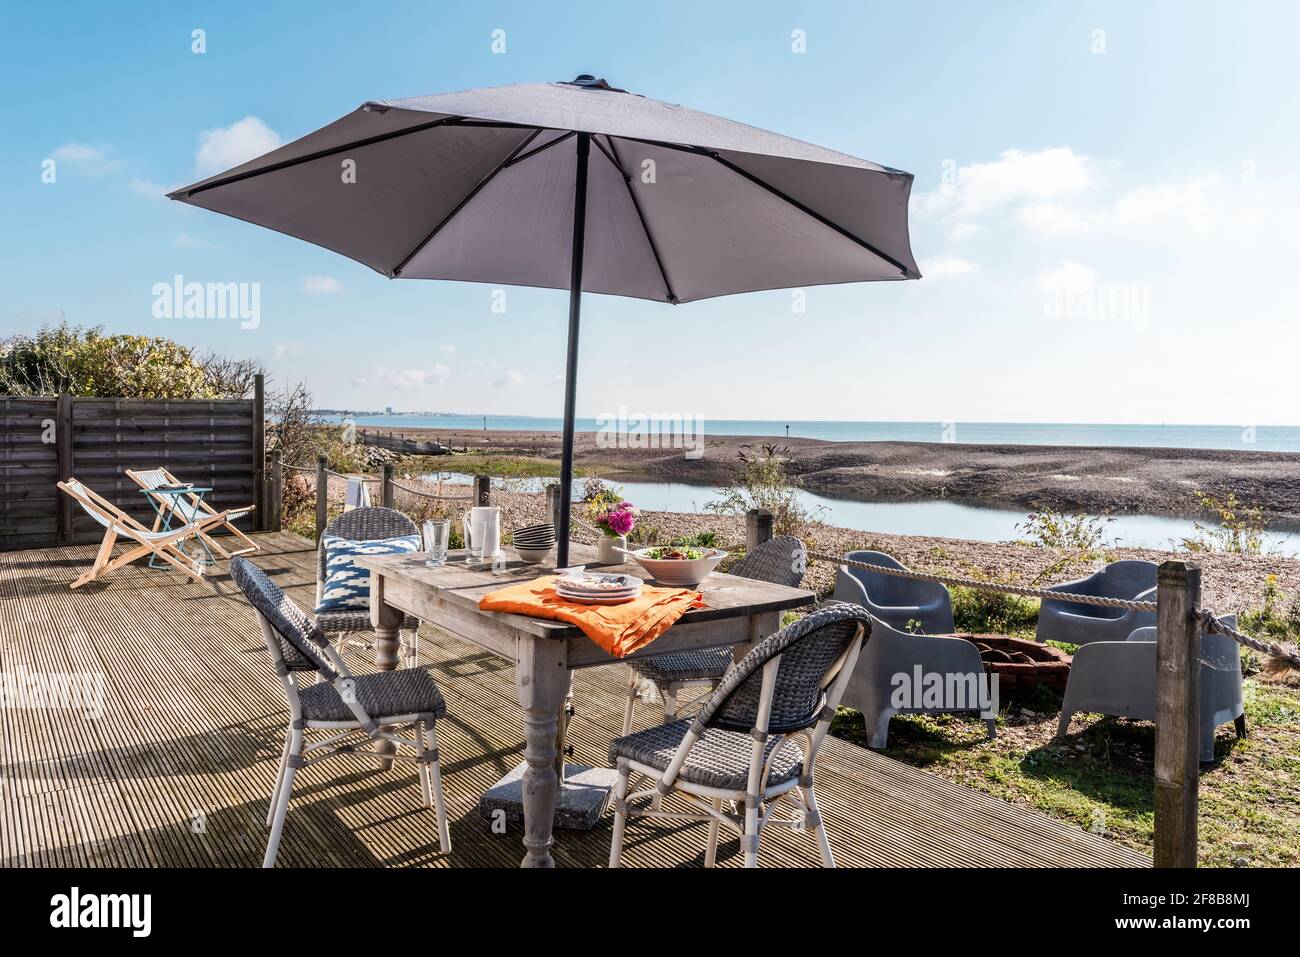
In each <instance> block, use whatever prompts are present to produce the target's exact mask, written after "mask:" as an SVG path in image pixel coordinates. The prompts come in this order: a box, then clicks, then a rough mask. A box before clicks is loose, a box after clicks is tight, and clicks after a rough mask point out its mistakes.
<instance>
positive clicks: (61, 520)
mask: <svg viewBox="0 0 1300 957" xmlns="http://www.w3.org/2000/svg"><path fill="white" fill-rule="evenodd" d="M54 447H55V454H56V455H57V456H58V465H57V468H58V470H59V474H58V476H57V478H56V479H55V480H56V481H59V482H66V481H67V480H68V479H69V478H70V477H71V476H72V475H73V474H74V472H73V469H74V468H75V467H76V466H74V465H73V462H72V396H70V395H68V394H67V393H66V392H62V393H60V394H59V399H58V402H57V404H56V405H55V407H54ZM58 502H59V511H58V518H57V528H58V537H59V544H61V545H68V544H71V542H72V496H70V495H59V496H58Z"/></svg>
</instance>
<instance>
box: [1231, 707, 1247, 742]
mask: <svg viewBox="0 0 1300 957" xmlns="http://www.w3.org/2000/svg"><path fill="white" fill-rule="evenodd" d="M1232 723H1233V724H1234V725H1235V726H1236V728H1237V737H1238V738H1242V739H1244V738H1245V737H1246V714H1245V712H1242V713H1241V714H1239V715H1237V717H1235V718H1234V719H1233V721H1232Z"/></svg>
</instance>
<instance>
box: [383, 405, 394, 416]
mask: <svg viewBox="0 0 1300 957" xmlns="http://www.w3.org/2000/svg"><path fill="white" fill-rule="evenodd" d="M392 414H393V407H392V406H391V405H386V406H384V415H392Z"/></svg>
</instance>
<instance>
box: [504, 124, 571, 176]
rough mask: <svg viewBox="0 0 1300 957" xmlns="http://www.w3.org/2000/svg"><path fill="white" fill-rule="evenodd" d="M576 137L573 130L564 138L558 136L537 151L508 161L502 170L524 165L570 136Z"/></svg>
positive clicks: (533, 150) (530, 151)
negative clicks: (527, 160) (531, 157)
mask: <svg viewBox="0 0 1300 957" xmlns="http://www.w3.org/2000/svg"><path fill="white" fill-rule="evenodd" d="M537 132H538V133H540V132H542V131H541V130H540V129H539V130H538V131H537ZM534 135H536V134H534ZM576 135H577V134H576V133H574V132H573V130H569V132H567V133H565V134H564V135H563V136H557V137H556V138H555V139H553V140H550V141H548V142H546V143H543V144H542V145H541V146H539V147H537V148H536V149H532V150H529V151H528V152H527V153H522V154H520V155H519V156H516V157H515V158H514V159H510V160H507V161H506V165H505V166H503V167H501V168H502V169H509V168H510V167H512V166H514V165H515V164H516V163H522V162H523V161H524V160H526V159H528V157H530V156H536V155H537V154H538V153H540V152H542V151H543V150H549V149H550V148H551V147H552V146H556V145H558V144H560V143H563V142H564V141H565V140H567V139H568V138H569V137H570V136H576Z"/></svg>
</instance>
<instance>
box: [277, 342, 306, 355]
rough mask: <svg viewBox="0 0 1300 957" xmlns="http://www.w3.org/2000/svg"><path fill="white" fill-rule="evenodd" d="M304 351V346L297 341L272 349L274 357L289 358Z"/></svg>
mask: <svg viewBox="0 0 1300 957" xmlns="http://www.w3.org/2000/svg"><path fill="white" fill-rule="evenodd" d="M301 352H302V346H300V345H298V344H297V343H290V344H288V345H278V346H276V347H275V348H273V349H272V350H271V358H272V359H287V358H288V357H289V356H296V355H298V354H299V353H301Z"/></svg>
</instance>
